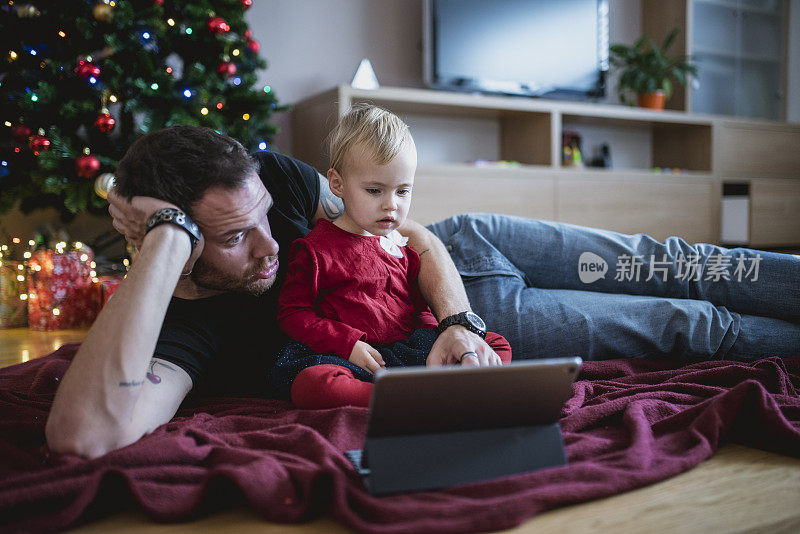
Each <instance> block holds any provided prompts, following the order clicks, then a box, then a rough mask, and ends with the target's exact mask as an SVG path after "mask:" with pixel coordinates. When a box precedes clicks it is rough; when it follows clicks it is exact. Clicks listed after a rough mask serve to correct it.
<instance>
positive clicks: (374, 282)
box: [278, 219, 439, 359]
mask: <svg viewBox="0 0 800 534" xmlns="http://www.w3.org/2000/svg"><path fill="white" fill-rule="evenodd" d="M383 242H384V243H386V239H384V241H383ZM394 250H395V251H399V253H400V255H401V257H395V256H393V255H392V254H391V253H390V252H388V251H387V250H385V249H384V247H383V246H381V238H380V236H361V235H356V234H351V233H350V232H347V231H345V230H342V229H341V228H339V227H338V226H336V225H334V224H333V223H331V222H330V221H328V220H325V219H320V221H319V222H318V223H317V225H316V226H315V227H314V229H313V230H312V231H311V232H310V233H309V234H308V235H307V236H306V237H304V238H300V239H298V240H296V241H295V242H294V243H292V249H291V252H290V254H289V268H288V272H287V275H286V281H285V282H284V284H283V287H282V288H281V293H280V297H279V298H278V324H279V325H280V327H281V328H282V329H283V331H284V332H286V333H287V334H288V335H289V337H291V338H292V339H295V340H297V341H299V342H301V343H302V344H304V345H306V346H307V347H309V348H310V349H312V350H313V351H315V352H318V353H320V354H331V353H334V354H336V355H338V356H340V357H342V358H344V359H348V358H349V357H350V353H351V352H352V350H353V346H354V345H355V344H356V341H359V340H360V341H365V342H366V343H369V344H370V345H388V344H389V343H393V342H395V341H401V340H403V339H406V338H407V337H408V336H409V335H411V332H413V331H414V330H416V329H418V328H436V327H437V326H438V324H439V323H438V322H437V321H436V318H435V317H434V316H433V314H432V313H431V312H430V309H429V308H428V305H427V304H426V303H425V300H424V299H423V298H422V295H421V294H420V292H419V287H418V285H417V275H418V274H419V265H420V263H419V255H418V254H417V253H416V251H414V250H413V249H412V248H411V247H405V246H402V247H396V248H395V249H394Z"/></svg>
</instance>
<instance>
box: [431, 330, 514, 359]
mask: <svg viewBox="0 0 800 534" xmlns="http://www.w3.org/2000/svg"><path fill="white" fill-rule="evenodd" d="M457 363H460V364H461V365H475V366H487V365H503V362H502V361H501V360H500V356H498V355H497V354H496V353H495V352H494V350H492V348H491V347H490V346H489V345H488V344H487V343H486V341H484V340H483V338H481V336H479V335H477V334H474V333H472V332H470V331H469V330H467V329H466V328H464V327H463V326H458V325H455V326H451V327H450V328H448V329H446V330H445V331H444V332H442V333H441V334H440V335H439V337H438V338H437V339H436V342H435V343H434V344H433V348H432V349H431V352H430V354H428V360H427V362H426V365H429V366H438V365H448V364H457Z"/></svg>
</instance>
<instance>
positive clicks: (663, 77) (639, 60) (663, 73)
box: [609, 28, 697, 109]
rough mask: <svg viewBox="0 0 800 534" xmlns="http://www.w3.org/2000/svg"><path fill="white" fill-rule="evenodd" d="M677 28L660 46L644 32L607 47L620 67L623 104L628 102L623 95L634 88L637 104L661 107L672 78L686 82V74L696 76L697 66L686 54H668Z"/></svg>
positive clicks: (614, 62) (620, 92)
mask: <svg viewBox="0 0 800 534" xmlns="http://www.w3.org/2000/svg"><path fill="white" fill-rule="evenodd" d="M678 32H679V29H678V28H675V29H673V30H672V31H671V32H670V33H669V35H667V38H666V39H665V40H664V44H663V45H662V46H661V47H660V48H659V46H658V45H657V44H656V43H655V42H654V41H653V40H652V39H651V38H650V37H647V36H642V37H640V38H639V39H638V40H637V41H636V42H635V43H634V44H633V46H627V45H624V44H614V45H611V46H610V47H609V51H610V52H611V58H610V59H611V63H612V65H614V66H615V67H619V68H620V69H622V74H621V75H620V77H619V82H618V86H617V90H618V92H619V97H620V100H621V101H622V103H623V104H630V102H629V101H628V100H627V98H626V95H627V93H628V92H633V93H636V95H637V96H638V103H639V106H641V107H649V108H654V109H664V103H665V102H666V101H667V100H668V99H669V97H670V96H671V95H672V87H673V81H674V80H677V81H678V83H680V84H681V85H684V86H685V85H686V80H687V76H688V75H689V74H691V75H692V76H697V67H696V66H695V65H693V64H692V63H691V58H690V57H689V56H679V57H675V58H669V57H667V51H668V50H669V48H670V47H671V46H672V43H673V42H675V38H676V37H677V36H678ZM631 105H632V104H631Z"/></svg>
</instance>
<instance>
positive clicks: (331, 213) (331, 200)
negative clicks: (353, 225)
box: [319, 174, 344, 220]
mask: <svg viewBox="0 0 800 534" xmlns="http://www.w3.org/2000/svg"><path fill="white" fill-rule="evenodd" d="M320 182H321V184H320V188H319V204H320V206H322V211H324V212H325V217H327V218H328V219H330V220H335V219H338V218H339V217H340V216H341V215H342V213H343V212H344V203H343V202H342V199H341V198H339V197H337V196H336V195H334V194H333V193H332V192H331V189H330V186H329V185H328V180H326V179H325V177H324V176H322V175H321V174H320Z"/></svg>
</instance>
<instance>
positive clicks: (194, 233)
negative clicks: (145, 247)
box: [144, 208, 201, 250]
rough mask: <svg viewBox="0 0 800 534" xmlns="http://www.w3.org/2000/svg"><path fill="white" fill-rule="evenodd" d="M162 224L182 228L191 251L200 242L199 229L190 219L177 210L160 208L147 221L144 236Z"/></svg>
mask: <svg viewBox="0 0 800 534" xmlns="http://www.w3.org/2000/svg"><path fill="white" fill-rule="evenodd" d="M164 223H169V224H174V225H175V226H179V227H181V228H183V229H184V230H185V231H186V233H187V234H189V240H190V241H191V243H192V250H194V247H196V246H197V243H199V242H200V236H201V234H200V228H199V227H198V226H197V224H195V222H194V221H193V220H192V219H191V217H189V216H188V215H186V213H184V212H183V211H181V210H179V209H177V208H161V209H160V210H158V211H156V212H155V213H154V214H152V215H151V216H150V218H149V219H147V223H146V224H145V231H144V233H145V234H146V233H147V232H149V231H150V230H152V229H153V228H155V227H156V226H158V225H159V224H164Z"/></svg>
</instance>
